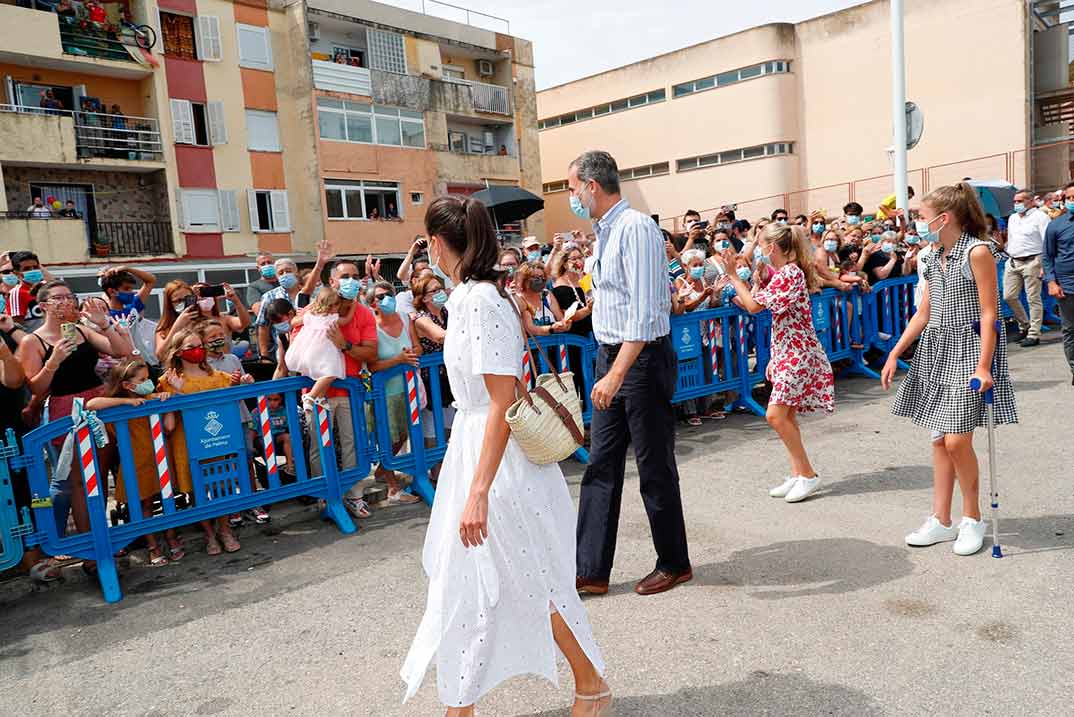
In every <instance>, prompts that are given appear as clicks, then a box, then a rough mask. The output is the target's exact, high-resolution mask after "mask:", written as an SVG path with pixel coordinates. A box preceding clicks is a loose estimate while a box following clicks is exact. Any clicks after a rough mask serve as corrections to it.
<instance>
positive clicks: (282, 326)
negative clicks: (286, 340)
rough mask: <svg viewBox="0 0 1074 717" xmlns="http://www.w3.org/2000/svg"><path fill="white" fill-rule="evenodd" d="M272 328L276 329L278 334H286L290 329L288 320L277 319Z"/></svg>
mask: <svg viewBox="0 0 1074 717" xmlns="http://www.w3.org/2000/svg"><path fill="white" fill-rule="evenodd" d="M272 328H273V329H275V330H276V333H278V334H286V333H289V332H290V331H291V322H290V321H279V322H277V323H275V324H273V325H272Z"/></svg>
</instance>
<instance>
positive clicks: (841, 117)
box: [537, 0, 1074, 231]
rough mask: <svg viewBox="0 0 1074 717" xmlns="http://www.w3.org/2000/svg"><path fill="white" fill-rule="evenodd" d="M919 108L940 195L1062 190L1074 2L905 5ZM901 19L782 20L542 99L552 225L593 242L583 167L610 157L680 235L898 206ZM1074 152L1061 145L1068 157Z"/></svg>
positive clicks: (881, 15) (916, 156) (865, 8)
mask: <svg viewBox="0 0 1074 717" xmlns="http://www.w3.org/2000/svg"><path fill="white" fill-rule="evenodd" d="M905 8H906V9H905V36H906V42H905V55H906V80H907V99H908V100H910V101H913V102H915V103H916V104H917V106H918V107H919V108H920V109H921V110H922V111H923V113H924V116H925V130H924V134H923V137H922V139H921V142H920V143H919V144H918V145H917V147H915V148H914V149H913V150H911V152H910V154H909V167H910V170H911V171H910V184H911V185H913V186H914V187H915V189H916V191H917V198H918V199H920V198H921V197H922V196H923V195H924V193H925V191H923V190H928V189H929V188H934V187H937V186H940V185H942V184H946V183H949V182H952V181H958V180H960V179H962V178H963V177H965V176H969V177H973V178H975V179H1006V180H1008V181H1011V182H1014V183H1016V184H1028V185H1032V186H1037V187H1048V188H1054V187H1056V186H1059V185H1061V183H1063V182H1065V181H1069V178H1070V176H1071V174H1070V150H1069V141H1070V140H1072V139H1074V101H1072V97H1074V95H1072V92H1074V89H1072V88H1071V81H1070V75H1069V70H1068V67H1069V65H1070V60H1071V59H1072V58H1071V57H1070V40H1069V37H1070V27H1071V25H1070V23H1069V22H1068V20H1070V19H1072V18H1074V3H1071V2H1070V1H1069V0H1064V1H1063V2H1054V1H1049V2H1031V3H1026V2H1023V1H1022V0H907V1H906V3H905ZM890 83H891V45H890V4H889V3H888V2H887V0H874V1H873V2H868V3H864V4H862V5H858V6H855V7H851V8H848V9H846V10H842V11H840V12H835V13H832V14H829V15H824V16H822V17H816V18H812V19H809V20H805V21H803V22H800V23H797V24H789V23H773V24H769V25H764V26H760V27H755V28H752V29H749V30H745V31H743V32H739V33H736V34H733V35H729V36H726V37H719V38H716V39H713V40H710V41H707V42H703V43H700V44H698V45H694V46H691V47H686V48H683V49H680V50H676V51H673V52H670V53H667V54H664V55H659V56H656V57H652V58H649V59H646V60H643V61H641V62H637V63H634V64H631V65H627V66H624V67H620V68H617V69H613V70H609V71H607V72H602V73H600V74H597V75H593V76H590V77H585V78H582V79H579V80H577V81H575V82H570V83H567V84H564V85H560V86H557V87H552V88H549V89H546V90H543V91H541V92H540V93H539V94H538V98H537V103H538V115H539V119H538V122H539V125H538V126H539V133H540V142H541V163H542V177H543V191H544V198H545V202H546V204H545V214H546V215H547V216H546V223H547V224H548V226H549V229H550V230H554V231H563V230H566V229H572V228H583V227H584V226H585V225H586V223H585V222H583V221H581V220H579V219H577V218H576V217H574V215H572V214H571V213H570V210H569V208H568V203H567V193H566V176H567V165H568V163H569V162H570V161H571V160H572V159H573V158H574V157H576V156H577V155H578V154H579V153H580V152H581V151H583V150H586V149H590V148H602V149H607V150H608V151H610V152H611V153H612V154H613V155H615V157H616V158H617V160H618V162H619V166H620V167H621V168H622V171H621V173H622V179H623V180H624V181H623V191H624V194H625V195H626V196H627V197H628V198H629V199H630V201H631V202H632V203H633V204H634V205H635V206H636V207H638V208H640V209H642V210H644V211H645V212H647V213H652V214H659V215H660V216H661V217H662V218H663V219H664V221H663V222H662V224H663V226H665V227H666V228H668V229H673V228H675V227H676V225H677V222H676V219H675V217H677V216H678V217H679V218H681V214H682V212H683V211H685V210H686V209H687V208H695V209H698V210H710V211H707V212H706V213H705V214H704V216H705V218H708V219H711V218H712V217H713V215H714V211H712V209H713V208H718V207H720V206H721V205H723V204H731V203H738V205H739V208H740V211H739V215H741V216H745V217H747V218H749V219H750V220H753V219H755V218H756V217H759V216H762V215H767V214H768V213H769V212H771V211H772V209H774V208H776V207H779V206H786V208H787V209H789V210H790V211H791V212H792V213H798V212H804V211H808V210H809V209H821V210H826V211H828V212H829V213H836V214H837V213H840V212H841V211H842V206H843V205H844V204H845V203H846V202H848V201H851V200H855V201H858V202H860V203H862V204H863V205H864V206H866V207H867V208H868V209H875V207H876V205H877V204H878V203H879V201H880V200H881V199H882V198H883V197H885V196H886V195H887V194H889V193H890V192H891V191H892V187H893V179H892V176H891V171H892V165H891V162H890V158H889V152H888V149H889V148H890V147H892V146H893V135H892V123H891V86H890ZM1056 143H1059V144H1056Z"/></svg>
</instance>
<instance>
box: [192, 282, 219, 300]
mask: <svg viewBox="0 0 1074 717" xmlns="http://www.w3.org/2000/svg"><path fill="white" fill-rule="evenodd" d="M198 294H199V295H201V298H203V299H210V298H212V299H215V298H216V297H218V296H223V295H224V294H225V291H224V285H223V284H210V285H209V286H203V287H201V288H200V289H198Z"/></svg>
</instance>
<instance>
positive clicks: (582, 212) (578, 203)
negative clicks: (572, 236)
mask: <svg viewBox="0 0 1074 717" xmlns="http://www.w3.org/2000/svg"><path fill="white" fill-rule="evenodd" d="M579 191H581V189H579ZM570 203H571V211H572V212H574V215H575V216H576V217H579V218H580V219H589V207H587V206H586V205H584V204H582V200H581V199H580V198H579V197H578V195H577V194H572V195H571V197H570Z"/></svg>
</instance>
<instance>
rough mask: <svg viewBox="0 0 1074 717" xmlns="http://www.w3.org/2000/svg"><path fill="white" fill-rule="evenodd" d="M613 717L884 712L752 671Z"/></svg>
mask: <svg viewBox="0 0 1074 717" xmlns="http://www.w3.org/2000/svg"><path fill="white" fill-rule="evenodd" d="M527 714H532V717H569V715H570V710H569V709H562V710H553V711H550V712H540V713H535V714H533V713H527ZM615 714H616V715H617V717H653V716H654V715H675V717H710V716H715V715H719V716H720V717H732V716H734V715H802V716H803V717H805V716H807V715H808V716H809V717H814V716H815V715H826V716H832V715H834V716H835V717H873V716H877V717H879V716H880V715H883V714H884V710H883V709H882V708H881V706H880V704H879V703H878V702H877V701H876V700H874V699H873V698H872V697H870V696H869V695H867V694H865V693H864V692H860V691H859V690H855V689H851V688H849V687H846V686H844V685H836V684H831V683H827V682H815V681H813V680H811V679H809V678H808V677H806V676H805V675H801V674H780V673H777V674H769V673H767V672H763V671H756V672H753V673H751V674H750V676H749V677H748V678H747V679H745V680H742V681H740V682H731V683H728V684H725V685H712V686H711V687H697V688H694V687H691V688H687V689H682V690H679V691H678V692H672V693H670V694H666V695H643V696H638V697H624V698H622V699H617V700H616V701H615ZM519 717H521V715H520V716H519Z"/></svg>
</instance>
